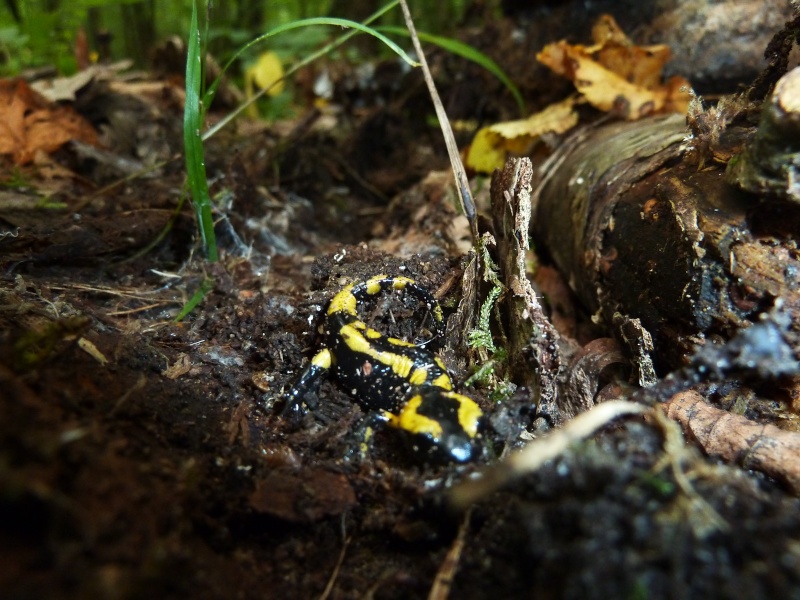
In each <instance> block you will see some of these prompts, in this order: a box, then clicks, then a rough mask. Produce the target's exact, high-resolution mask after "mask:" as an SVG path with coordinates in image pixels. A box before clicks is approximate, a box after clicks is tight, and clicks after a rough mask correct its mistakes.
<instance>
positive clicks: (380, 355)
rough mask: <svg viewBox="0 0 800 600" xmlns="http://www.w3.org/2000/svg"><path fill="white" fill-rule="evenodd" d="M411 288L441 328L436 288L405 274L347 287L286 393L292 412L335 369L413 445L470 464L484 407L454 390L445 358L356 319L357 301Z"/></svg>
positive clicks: (339, 377)
mask: <svg viewBox="0 0 800 600" xmlns="http://www.w3.org/2000/svg"><path fill="white" fill-rule="evenodd" d="M389 290H406V291H407V292H410V293H412V294H414V295H415V296H417V298H418V299H419V300H420V301H422V302H424V303H425V304H427V307H428V309H429V310H430V312H431V314H432V316H433V322H434V329H435V333H436V335H437V336H438V335H441V334H442V325H443V317H442V309H441V307H440V306H439V303H438V302H437V301H436V300H435V299H434V298H433V296H431V294H430V293H429V292H428V291H427V290H425V289H424V288H422V287H420V286H419V285H418V284H417V283H416V282H415V281H414V280H413V279H409V278H408V277H390V276H388V275H377V276H375V277H372V278H370V279H368V280H366V281H361V282H358V283H353V284H350V285H348V286H346V287H345V288H344V289H342V290H341V291H340V292H339V293H338V294H336V295H335V296H334V297H333V299H332V300H331V302H330V305H329V306H328V311H327V315H326V319H325V326H324V331H323V335H324V336H325V347H324V348H323V349H322V350H320V351H319V352H318V353H317V354H316V355H315V356H314V358H313V359H311V363H310V364H309V365H308V367H306V369H305V370H304V371H303V372H302V373H301V374H300V377H298V379H297V381H296V382H295V383H294V385H293V386H292V388H291V390H289V392H288V394H287V397H286V407H285V409H284V413H286V412H287V411H294V410H299V408H300V406H301V404H302V401H303V398H304V396H305V395H306V394H307V393H309V392H310V391H312V390H314V389H315V388H317V386H318V385H319V381H320V377H321V376H322V375H323V374H325V373H326V372H328V371H332V372H333V374H334V375H335V377H336V378H337V380H338V381H339V382H340V383H341V385H342V386H344V388H345V389H346V390H347V391H348V392H349V393H350V394H351V395H352V396H354V397H355V399H356V401H357V402H359V404H361V406H362V407H363V408H364V409H365V410H368V411H376V412H377V413H378V416H379V417H380V418H381V419H382V420H383V421H385V422H387V423H388V424H389V425H390V426H392V427H395V428H397V429H399V430H402V431H404V432H406V433H407V434H410V436H411V439H412V447H413V448H414V450H415V451H418V452H421V453H423V454H424V455H425V456H426V457H429V458H431V459H438V460H446V461H455V462H466V461H469V460H472V459H473V458H475V456H476V454H477V452H478V451H479V445H478V441H477V438H478V434H479V429H480V426H481V422H482V420H483V419H482V418H483V412H482V411H481V409H480V407H478V405H477V404H476V403H475V401H473V400H472V399H471V398H468V397H467V396H463V395H461V394H457V393H455V392H454V391H453V382H452V380H451V379H450V375H449V374H448V373H447V369H446V368H445V366H444V363H443V362H442V361H441V360H440V359H439V358H438V357H437V356H435V355H434V354H432V353H431V352H429V351H428V350H426V349H425V348H423V347H422V346H421V345H417V344H414V343H411V342H406V341H404V340H400V339H396V338H392V337H387V336H384V335H383V334H381V333H380V332H378V331H376V330H375V329H372V328H370V327H367V325H366V324H365V323H364V322H363V321H361V320H360V319H359V318H358V313H357V307H358V303H359V302H363V301H365V300H366V299H367V298H368V297H370V296H375V295H376V294H379V293H380V292H382V291H389Z"/></svg>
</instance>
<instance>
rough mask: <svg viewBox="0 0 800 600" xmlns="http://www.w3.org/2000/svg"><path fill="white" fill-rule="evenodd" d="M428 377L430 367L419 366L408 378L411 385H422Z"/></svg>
mask: <svg viewBox="0 0 800 600" xmlns="http://www.w3.org/2000/svg"><path fill="white" fill-rule="evenodd" d="M427 379H428V368H427V367H419V368H416V369H414V372H413V373H411V377H409V378H408V383H410V384H411V385H422V384H423V383H425V381H426V380H427Z"/></svg>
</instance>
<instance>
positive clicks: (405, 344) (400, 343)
mask: <svg viewBox="0 0 800 600" xmlns="http://www.w3.org/2000/svg"><path fill="white" fill-rule="evenodd" d="M386 341H387V342H389V343H390V344H394V345H395V346H403V347H405V348H416V347H417V345H416V344H412V343H411V342H407V341H405V340H400V339H398V338H392V337H390V338H386Z"/></svg>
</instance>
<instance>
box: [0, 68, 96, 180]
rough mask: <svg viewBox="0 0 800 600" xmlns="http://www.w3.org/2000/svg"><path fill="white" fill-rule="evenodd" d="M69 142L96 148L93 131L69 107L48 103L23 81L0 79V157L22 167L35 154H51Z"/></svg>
mask: <svg viewBox="0 0 800 600" xmlns="http://www.w3.org/2000/svg"><path fill="white" fill-rule="evenodd" d="M73 139H77V140H80V141H83V142H86V143H88V144H95V145H96V144H97V132H96V131H95V129H94V127H92V125H91V123H89V122H88V121H87V120H86V119H84V118H83V117H81V116H80V115H79V114H78V113H77V112H75V110H74V109H73V108H72V107H70V106H61V105H56V104H52V103H50V102H48V101H47V100H46V99H45V98H44V97H42V96H41V95H40V94H38V93H37V92H35V91H34V90H32V89H31V88H30V86H28V84H27V83H26V82H25V81H23V80H21V79H18V80H14V79H4V80H0V154H10V155H11V156H12V157H13V160H14V163H15V164H16V165H24V164H27V163H29V162H31V161H32V160H33V158H34V157H35V156H36V153H37V151H39V150H42V151H44V152H47V153H50V152H55V151H56V150H58V149H59V148H60V147H61V146H63V145H64V144H65V143H67V142H68V141H70V140H73Z"/></svg>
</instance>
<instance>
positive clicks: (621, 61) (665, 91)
mask: <svg viewBox="0 0 800 600" xmlns="http://www.w3.org/2000/svg"><path fill="white" fill-rule="evenodd" d="M592 37H593V39H594V42H595V44H594V45H593V46H582V45H580V44H575V45H571V44H567V43H566V42H564V41H561V42H556V43H554V44H549V45H547V46H546V47H545V48H544V49H543V50H542V51H541V52H540V53H539V54H538V55H537V56H536V58H537V60H539V62H541V63H542V64H544V65H545V66H547V67H549V68H550V69H552V70H553V71H554V72H555V73H557V74H559V75H562V76H564V77H566V78H568V79H570V80H571V81H572V82H573V83H574V84H575V87H576V88H577V89H578V91H579V92H581V93H582V94H583V95H584V96H585V97H586V99H587V100H588V101H589V103H590V104H592V105H593V106H595V107H596V108H598V109H600V110H603V111H606V112H610V111H614V112H615V113H617V114H619V115H620V116H622V117H624V118H626V119H630V120H635V119H638V118H640V117H643V116H645V115H649V114H653V113H660V112H671V111H682V110H686V107H687V106H688V101H689V95H688V93H689V89H688V88H689V83H688V82H687V81H686V80H684V79H681V78H678V79H675V78H673V79H671V80H670V81H668V82H667V83H666V84H663V83H662V82H661V72H662V70H663V68H664V65H665V64H666V62H667V61H668V60H669V57H670V50H669V48H668V47H667V46H664V45H657V46H635V45H634V44H633V43H631V41H630V40H629V39H628V37H627V36H626V35H625V33H624V32H623V31H622V30H621V29H620V28H619V25H617V23H616V21H614V18H613V17H611V16H610V15H602V16H601V17H600V19H599V20H598V21H597V23H595V26H594V28H593V29H592ZM684 88H685V89H684Z"/></svg>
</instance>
